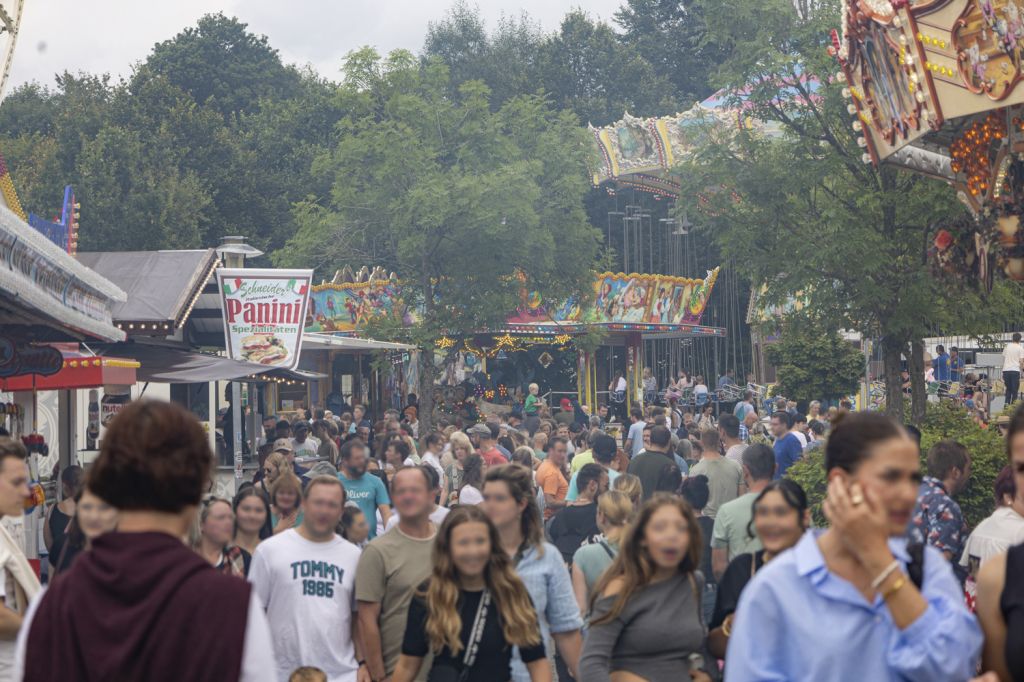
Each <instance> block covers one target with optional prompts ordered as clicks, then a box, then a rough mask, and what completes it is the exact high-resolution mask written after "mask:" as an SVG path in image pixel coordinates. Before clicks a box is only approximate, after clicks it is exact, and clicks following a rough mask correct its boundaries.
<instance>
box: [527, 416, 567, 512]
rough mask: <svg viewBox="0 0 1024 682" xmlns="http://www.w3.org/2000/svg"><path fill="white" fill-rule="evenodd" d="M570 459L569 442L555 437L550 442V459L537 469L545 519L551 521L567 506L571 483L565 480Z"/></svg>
mask: <svg viewBox="0 0 1024 682" xmlns="http://www.w3.org/2000/svg"><path fill="white" fill-rule="evenodd" d="M568 457H569V452H568V442H567V441H566V439H565V438H563V437H562V436H555V437H553V438H552V439H551V440H550V441H549V442H548V457H547V459H545V460H544V461H543V462H541V463H540V466H539V467H537V474H536V476H535V479H536V481H537V486H538V487H539V488H540V492H541V494H542V495H543V496H544V518H545V519H550V518H551V517H552V516H554V515H555V512H557V511H558V510H559V509H562V508H563V507H565V505H566V504H567V501H566V496H568V494H569V483H568V482H567V481H566V480H565V465H566V461H567V459H568Z"/></svg>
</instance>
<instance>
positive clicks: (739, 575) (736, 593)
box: [708, 550, 764, 630]
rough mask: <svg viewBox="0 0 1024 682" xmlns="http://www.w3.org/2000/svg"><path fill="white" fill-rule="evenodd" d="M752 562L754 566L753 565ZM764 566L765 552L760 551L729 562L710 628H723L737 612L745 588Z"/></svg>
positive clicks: (709, 624) (720, 582)
mask: <svg viewBox="0 0 1024 682" xmlns="http://www.w3.org/2000/svg"><path fill="white" fill-rule="evenodd" d="M752 562H753V565H751V563H752ZM762 566H764V550H759V551H758V552H757V553H756V554H740V555H739V556H738V557H736V558H735V559H733V560H732V561H730V562H729V566H728V568H726V569H725V573H723V574H722V579H721V580H720V581H719V582H718V598H717V599H716V601H715V613H714V615H713V616H711V622H710V623H708V628H710V629H712V630H713V629H715V628H717V627H721V626H722V622H723V621H724V620H725V619H726V617H727V616H728V615H729V614H731V613H734V612H735V611H736V605H737V604H739V602H740V594H741V593H742V592H743V588H744V587H746V586H747V583H748V582H750V579H751V578H753V577H754V573H755V572H757V571H758V570H760V568H761V567H762Z"/></svg>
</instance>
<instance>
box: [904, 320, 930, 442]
mask: <svg viewBox="0 0 1024 682" xmlns="http://www.w3.org/2000/svg"><path fill="white" fill-rule="evenodd" d="M907 370H908V371H909V372H910V422H911V423H912V424H914V425H916V426H920V425H921V422H923V421H924V417H925V410H926V408H927V406H928V386H927V385H926V384H925V382H924V339H921V338H915V339H913V340H912V341H911V342H910V356H909V357H908V358H907Z"/></svg>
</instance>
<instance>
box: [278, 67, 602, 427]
mask: <svg viewBox="0 0 1024 682" xmlns="http://www.w3.org/2000/svg"><path fill="white" fill-rule="evenodd" d="M449 86H450V80H449V74H448V71H447V68H446V67H445V66H443V65H442V64H440V63H439V62H429V63H427V64H426V65H423V64H422V63H421V62H420V61H419V60H416V59H415V58H414V57H413V56H412V55H411V54H409V53H408V52H404V51H396V52H392V53H391V54H390V55H389V56H388V57H387V58H385V59H382V58H380V57H379V56H378V55H377V53H376V52H374V51H373V50H371V49H363V50H360V51H358V52H354V53H352V54H350V55H349V56H348V58H347V59H346V64H345V81H344V83H343V85H342V86H341V88H340V90H339V98H340V99H341V100H342V101H343V102H344V108H345V110H346V111H347V112H348V113H347V114H346V116H345V118H344V119H343V120H342V122H341V124H340V133H341V134H340V135H339V138H338V141H337V143H336V145H335V146H334V147H333V148H332V149H331V150H330V151H329V152H327V153H325V154H323V155H321V157H320V158H318V160H317V161H316V164H315V168H314V173H315V174H327V175H328V177H330V178H331V182H332V186H331V191H330V194H329V195H328V196H326V197H323V198H322V199H321V200H318V201H314V200H309V201H305V202H301V203H300V204H299V205H298V206H297V207H296V211H295V213H296V222H297V224H298V226H299V229H298V232H297V234H296V235H295V237H294V238H293V239H291V240H290V241H289V242H288V245H287V246H286V247H285V248H284V249H282V250H281V251H280V252H278V253H277V254H275V258H274V260H275V262H276V263H278V264H280V265H286V266H287V265H296V266H297V265H301V266H306V267H316V268H318V269H319V270H320V271H321V272H322V273H324V274H329V273H330V272H332V271H333V269H335V268H338V267H341V266H344V265H352V266H355V267H361V266H363V265H368V266H376V265H380V266H383V267H384V268H385V269H387V270H391V271H394V272H396V273H398V275H399V276H400V277H401V280H402V282H403V292H404V294H405V296H406V299H407V301H406V302H407V303H410V304H412V305H416V306H420V307H421V308H422V310H423V314H422V319H421V320H420V321H419V322H418V323H416V324H414V325H412V326H410V327H401V326H397V325H396V326H393V327H392V328H391V329H390V330H388V329H387V328H385V327H381V328H380V329H378V330H375V331H376V332H379V333H389V334H390V335H395V336H398V335H400V337H401V338H404V339H407V340H409V341H411V342H413V343H415V344H416V345H418V346H419V347H420V348H421V349H422V350H423V352H424V360H425V362H423V363H422V364H421V386H420V391H419V393H420V400H421V404H422V406H423V409H422V413H423V415H424V416H425V417H426V418H427V419H430V416H431V412H432V393H433V388H432V387H433V381H434V374H435V368H434V364H433V362H431V361H430V359H431V358H432V357H433V352H434V342H435V340H436V339H438V338H439V337H440V336H442V335H444V334H462V333H469V332H472V331H476V330H480V329H487V328H491V329H495V328H497V327H498V326H499V325H500V324H502V323H503V322H504V319H505V317H506V315H507V314H508V312H509V311H511V310H513V309H514V308H515V307H516V305H517V304H518V303H519V301H520V296H521V294H522V291H523V287H524V283H525V284H528V286H529V287H530V288H531V289H535V290H537V291H539V292H541V293H542V295H543V296H544V297H545V298H547V299H549V300H558V299H561V298H564V297H566V296H569V295H580V296H583V295H584V293H585V292H586V291H587V290H588V289H589V286H590V284H591V283H592V281H593V280H592V278H593V274H592V271H591V264H592V263H593V262H594V259H595V257H596V253H597V246H598V242H599V234H598V233H597V232H596V230H594V228H592V227H591V226H590V225H589V224H588V223H587V220H586V216H585V214H584V212H583V208H582V198H583V195H584V193H585V192H586V191H587V178H586V170H585V169H586V158H585V154H586V153H587V152H586V145H585V144H583V137H582V136H583V135H584V133H583V131H581V130H580V129H579V128H578V127H577V126H576V124H575V121H574V120H573V117H572V116H571V115H569V114H567V113H564V112H556V111H553V110H552V109H551V108H550V107H549V106H548V105H547V103H546V102H545V101H544V99H543V98H542V97H539V96H520V97H516V98H513V99H511V100H509V101H508V102H506V103H505V104H504V105H503V106H501V107H500V108H499V109H498V110H497V111H492V110H491V107H490V102H489V99H488V97H489V91H488V89H487V87H486V86H485V85H483V84H482V83H480V82H478V81H470V82H468V83H464V84H462V85H461V86H460V87H459V90H458V95H457V96H455V97H453V96H451V94H450V87H449Z"/></svg>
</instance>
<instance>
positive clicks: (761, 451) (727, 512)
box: [711, 443, 775, 578]
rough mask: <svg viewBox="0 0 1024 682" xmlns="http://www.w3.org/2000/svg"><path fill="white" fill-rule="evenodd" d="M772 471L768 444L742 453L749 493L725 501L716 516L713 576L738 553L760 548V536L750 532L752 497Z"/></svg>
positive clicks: (754, 550)
mask: <svg viewBox="0 0 1024 682" xmlns="http://www.w3.org/2000/svg"><path fill="white" fill-rule="evenodd" d="M774 474H775V453H774V452H772V449H771V448H770V447H768V446H767V445H763V444H761V443H755V444H754V445H751V446H750V447H748V448H747V449H746V451H744V453H743V478H744V480H745V481H746V484H747V490H748V492H747V493H746V494H745V495H740V496H739V497H737V498H736V499H735V500H732V501H731V502H726V503H725V504H723V505H722V506H721V507H720V508H719V509H718V513H717V514H716V515H715V525H714V529H713V530H712V533H711V565H712V569H713V571H714V575H715V577H716V578H720V577H721V576H722V574H723V573H724V572H725V569H726V567H727V566H728V565H729V562H730V561H732V560H733V559H735V558H736V557H738V556H739V555H740V554H747V553H751V552H756V551H757V550H759V549H761V539H760V538H759V537H758V536H757V533H755V532H751V531H753V530H754V528H753V527H752V526H751V525H750V520H751V517H752V515H753V506H752V505H753V504H754V500H755V499H756V498H757V496H758V495H759V494H760V493H761V491H762V490H764V489H765V488H767V487H768V484H769V483H771V482H772V478H773V476H774Z"/></svg>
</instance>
